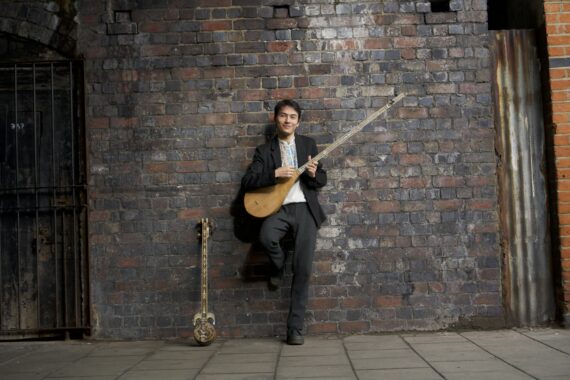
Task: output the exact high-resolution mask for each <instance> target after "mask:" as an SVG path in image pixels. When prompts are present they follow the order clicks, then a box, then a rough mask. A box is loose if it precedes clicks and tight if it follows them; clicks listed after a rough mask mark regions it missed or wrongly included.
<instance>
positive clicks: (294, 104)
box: [273, 99, 301, 120]
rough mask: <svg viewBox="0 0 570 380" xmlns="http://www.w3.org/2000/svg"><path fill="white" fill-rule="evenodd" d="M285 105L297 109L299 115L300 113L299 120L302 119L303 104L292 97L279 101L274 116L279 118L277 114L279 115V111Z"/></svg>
mask: <svg viewBox="0 0 570 380" xmlns="http://www.w3.org/2000/svg"><path fill="white" fill-rule="evenodd" d="M283 107H291V108H293V109H294V110H295V111H297V115H299V120H301V106H300V105H299V104H298V103H297V102H296V101H294V100H291V99H283V100H280V101H279V102H277V104H276V105H275V111H274V116H273V117H274V118H277V115H279V112H281V109H282V108H283Z"/></svg>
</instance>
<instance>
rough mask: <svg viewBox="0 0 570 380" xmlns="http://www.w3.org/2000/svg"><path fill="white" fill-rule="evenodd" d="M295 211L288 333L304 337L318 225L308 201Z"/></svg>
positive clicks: (298, 206) (299, 205)
mask: <svg viewBox="0 0 570 380" xmlns="http://www.w3.org/2000/svg"><path fill="white" fill-rule="evenodd" d="M295 211H296V215H295V216H296V217H295V220H296V225H295V230H294V235H295V253H294V256H293V282H292V284H291V307H290V309H289V316H288V318H287V333H288V336H294V335H297V334H298V335H301V338H302V334H303V328H304V320H305V310H306V309H307V302H308V299H309V281H310V278H311V273H312V268H313V256H314V252H315V245H316V240H317V226H316V224H315V220H314V219H313V216H312V215H311V212H310V211H309V208H308V206H307V204H306V203H298V204H296V209H295ZM288 341H289V338H288ZM293 341H295V339H293ZM299 342H300V343H299ZM302 342H303V341H302V339H299V340H297V343H292V344H302Z"/></svg>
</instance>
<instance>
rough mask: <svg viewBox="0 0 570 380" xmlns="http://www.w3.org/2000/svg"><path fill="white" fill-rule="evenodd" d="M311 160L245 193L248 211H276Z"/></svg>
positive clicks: (362, 124) (341, 140)
mask: <svg viewBox="0 0 570 380" xmlns="http://www.w3.org/2000/svg"><path fill="white" fill-rule="evenodd" d="M405 96H406V94H403V93H402V94H400V95H398V96H396V97H395V98H393V99H392V100H390V101H389V102H388V103H387V104H386V105H385V106H384V107H382V108H380V109H379V110H377V111H375V112H374V113H373V114H371V115H370V116H368V117H367V118H366V119H364V120H363V121H361V122H360V123H359V124H358V125H357V126H355V127H353V128H352V129H351V130H350V131H348V132H347V133H345V134H344V135H342V136H341V137H340V138H338V139H337V140H336V141H335V142H333V143H332V144H331V145H329V146H327V147H326V148H325V149H324V150H323V151H322V152H320V153H319V154H318V155H316V156H315V157H313V158H312V160H313V161H319V160H321V159H322V158H324V157H326V156H327V155H328V154H329V153H331V152H332V151H333V150H335V149H336V148H337V147H339V146H340V145H341V144H343V143H345V142H346V141H348V140H349V139H350V138H351V137H352V136H353V135H355V134H356V133H357V132H359V131H360V130H362V129H363V128H364V127H365V126H367V125H368V124H369V123H371V122H372V121H373V120H375V119H376V118H377V117H378V116H380V115H382V114H383V113H385V112H386V111H388V110H389V109H390V107H392V106H393V105H394V104H396V103H398V102H399V101H400V100H402V99H403V98H404V97H405ZM308 165H309V162H307V163H305V164H304V165H303V166H300V167H299V168H297V169H296V170H295V173H294V174H293V175H292V176H291V177H288V178H279V179H278V181H277V184H275V185H272V186H267V187H261V188H259V189H255V190H251V191H248V192H246V193H245V196H244V206H245V209H246V211H247V212H248V213H249V214H250V215H252V216H255V217H257V218H265V217H267V216H269V215H272V214H274V213H276V212H277V211H278V210H279V208H280V207H281V205H282V204H283V201H284V200H285V197H286V196H287V193H289V190H290V189H291V187H293V185H294V184H295V182H296V181H297V180H298V179H299V176H300V175H301V174H303V172H304V171H305V170H307V166H308Z"/></svg>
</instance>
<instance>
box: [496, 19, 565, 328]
mask: <svg viewBox="0 0 570 380" xmlns="http://www.w3.org/2000/svg"><path fill="white" fill-rule="evenodd" d="M491 40H492V41H491V49H492V58H493V67H492V71H493V75H494V80H493V85H494V91H493V96H494V106H495V126H496V129H497V151H498V154H499V158H500V164H499V171H498V172H499V182H500V185H499V188H500V201H501V204H500V207H501V223H502V233H503V251H504V255H505V256H504V268H503V269H504V276H505V277H504V285H503V286H504V296H505V306H506V309H507V313H508V314H509V316H510V317H511V322H512V323H513V324H514V325H516V326H535V325H541V324H544V323H547V322H548V321H550V320H553V319H554V312H555V309H554V290H553V283H552V269H551V250H550V235H549V229H548V227H549V225H548V220H549V219H548V206H547V189H546V182H547V181H546V178H545V173H546V170H545V147H544V144H545V141H544V123H543V117H542V115H543V114H542V101H541V86H540V74H539V61H538V59H537V53H536V42H535V37H534V32H533V31H531V30H508V31H496V32H492V33H491Z"/></svg>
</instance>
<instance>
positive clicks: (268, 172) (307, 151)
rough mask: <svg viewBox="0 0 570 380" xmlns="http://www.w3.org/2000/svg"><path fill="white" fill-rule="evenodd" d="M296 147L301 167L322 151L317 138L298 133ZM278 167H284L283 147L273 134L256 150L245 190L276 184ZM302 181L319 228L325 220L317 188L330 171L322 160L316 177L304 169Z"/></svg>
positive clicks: (248, 170)
mask: <svg viewBox="0 0 570 380" xmlns="http://www.w3.org/2000/svg"><path fill="white" fill-rule="evenodd" d="M295 146H296V148H297V160H298V163H299V166H301V165H304V164H305V163H306V162H307V159H308V157H309V155H310V156H311V157H315V156H316V155H317V154H318V153H319V152H318V150H317V144H316V143H315V140H313V139H312V138H310V137H307V136H302V135H298V134H295ZM279 167H281V150H280V149H279V141H278V139H277V137H274V138H272V139H271V140H270V141H268V142H267V143H265V144H263V145H260V146H258V147H257V148H256V149H255V154H254V156H253V160H252V162H251V165H249V167H248V169H247V171H246V173H245V175H244V176H243V178H242V181H241V185H242V188H243V189H244V190H245V191H249V190H253V189H256V188H259V187H266V186H271V185H275V184H276V183H277V179H276V178H275V169H277V168H279ZM299 180H300V181H301V190H302V191H303V194H305V199H307V204H308V206H309V210H310V211H311V214H312V215H313V218H314V219H315V223H316V224H317V227H320V226H321V224H322V223H323V222H324V221H325V219H326V216H325V213H324V212H323V210H322V208H321V205H320V204H319V200H318V197H317V189H319V188H321V187H323V186H325V185H326V184H327V173H326V171H325V170H323V168H322V163H321V162H319V165H318V167H317V175H316V176H315V178H311V177H310V176H309V175H308V174H307V172H306V171H305V172H304V173H303V174H301V176H300V177H299Z"/></svg>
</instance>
